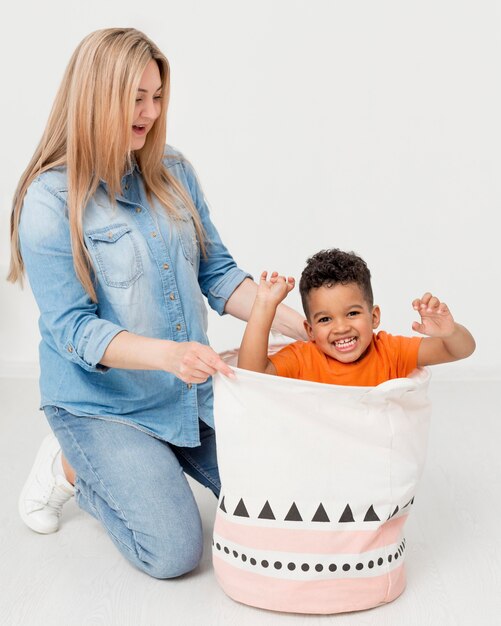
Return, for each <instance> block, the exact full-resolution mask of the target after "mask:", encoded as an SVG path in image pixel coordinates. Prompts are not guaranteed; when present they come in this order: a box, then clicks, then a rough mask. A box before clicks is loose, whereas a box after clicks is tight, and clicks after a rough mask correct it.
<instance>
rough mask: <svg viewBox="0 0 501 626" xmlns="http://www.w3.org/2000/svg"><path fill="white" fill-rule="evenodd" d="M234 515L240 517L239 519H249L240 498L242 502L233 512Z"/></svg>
mask: <svg viewBox="0 0 501 626" xmlns="http://www.w3.org/2000/svg"><path fill="white" fill-rule="evenodd" d="M233 515H238V517H249V514H248V513H247V509H246V508H245V504H244V501H243V500H242V498H240V502H239V503H238V504H237V508H236V509H235V510H234V511H233Z"/></svg>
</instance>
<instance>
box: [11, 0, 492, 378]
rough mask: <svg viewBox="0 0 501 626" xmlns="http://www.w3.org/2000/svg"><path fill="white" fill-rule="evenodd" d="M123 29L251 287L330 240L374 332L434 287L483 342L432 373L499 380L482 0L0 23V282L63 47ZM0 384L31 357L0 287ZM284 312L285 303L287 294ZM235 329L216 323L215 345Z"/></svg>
mask: <svg viewBox="0 0 501 626" xmlns="http://www.w3.org/2000/svg"><path fill="white" fill-rule="evenodd" d="M122 25H127V26H135V27H137V28H140V29H142V30H144V31H145V32H146V33H147V34H148V35H149V36H150V37H151V38H152V39H153V40H154V41H156V43H158V44H159V46H160V47H161V48H162V49H163V50H164V51H165V53H166V54H167V56H168V57H169V59H170V62H171V68H172V99H171V109H170V116H169V141H170V143H172V144H173V145H174V146H176V147H177V148H179V149H181V150H182V151H183V152H184V153H185V154H186V155H187V156H188V157H189V158H190V159H191V160H192V162H193V163H194V165H195V167H196V169H197V171H198V173H199V176H200V179H201V181H202V183H203V186H204V189H205V192H206V195H207V197H208V199H209V201H210V204H211V208H212V212H213V217H214V220H215V222H216V223H217V224H218V226H219V229H220V231H221V233H222V235H223V238H224V240H225V242H226V243H227V245H228V247H229V248H230V249H231V251H232V252H233V254H234V256H235V257H236V259H237V261H238V262H239V263H240V265H241V266H242V267H245V268H247V269H248V270H249V271H251V272H253V273H254V274H255V275H258V273H259V272H260V271H261V270H262V269H265V268H267V269H278V270H280V271H282V272H284V273H289V274H294V275H296V276H298V275H299V273H300V271H301V269H302V266H303V264H304V261H305V259H306V257H307V256H309V255H310V254H312V253H314V252H315V251H317V250H319V249H321V248H324V247H332V246H338V247H341V248H345V249H353V250H355V251H357V252H358V253H360V254H361V255H362V256H363V257H364V258H365V259H366V260H367V262H368V263H369V265H370V267H371V268H372V272H373V277H374V291H375V296H376V300H377V302H378V303H379V304H380V305H381V306H382V309H383V325H382V327H384V328H386V329H387V330H391V331H392V332H395V333H409V332H410V324H411V321H412V319H413V317H414V316H413V311H412V309H411V306H410V303H411V300H412V299H413V298H414V297H416V296H419V295H421V294H422V293H423V292H424V291H426V290H431V291H433V292H436V293H437V294H438V295H439V296H440V297H441V298H443V299H444V300H445V301H446V302H447V303H448V304H449V305H450V307H451V309H452V311H453V313H454V314H455V317H456V319H457V320H458V321H460V322H462V323H464V324H465V325H467V326H468V327H469V328H470V329H471V330H472V332H473V334H474V335H475V337H476V339H477V343H478V348H477V352H476V353H475V355H474V356H473V357H471V358H470V359H468V360H467V361H464V362H462V363H457V364H452V365H447V366H440V367H439V368H435V372H437V375H438V376H441V377H445V378H447V377H449V378H455V377H456V378H457V377H463V376H465V377H472V378H485V377H489V378H501V358H500V347H501V345H500V344H501V342H500V339H499V329H498V327H497V326H496V323H497V320H498V317H499V313H500V310H501V298H500V290H499V280H498V274H499V269H500V264H499V261H498V248H499V246H498V245H497V242H498V237H499V236H498V232H499V231H498V229H496V228H495V227H494V218H495V213H496V212H497V211H498V209H499V206H500V199H501V189H500V182H499V181H500V180H501V179H500V177H499V171H500V165H501V151H500V145H501V141H500V139H501V123H500V115H501V88H500V69H501V68H500V63H499V59H501V37H500V30H501V9H500V5H499V3H497V2H496V1H495V0H491V1H482V0H464V1H461V0H450V1H446V0H432V1H431V0H424V1H420V2H401V1H400V0H395V1H389V0H382V1H381V0H378V1H377V2H375V1H374V0H358V1H356V2H349V1H348V0H344V1H342V2H337V1H335V0H295V1H293V0H254V1H253V2H241V1H231V0H213V1H210V2H204V1H202V0H200V1H196V0H188V1H187V0H183V1H182V2H181V1H179V0H176V1H175V2H173V1H171V0H143V1H142V2H141V3H139V2H137V1H136V2H129V1H127V0H120V1H118V0H108V2H102V1H99V2H98V1H97V0H86V2H78V3H77V2H67V0H53V1H50V0H49V1H48V2H44V3H39V2H34V1H32V2H24V3H17V4H16V3H15V4H12V3H11V4H10V5H9V19H3V20H2V26H1V29H2V31H3V32H2V33H1V34H2V36H1V37H0V59H2V61H1V63H2V76H3V89H2V91H3V96H2V98H1V99H0V113H1V114H0V120H1V122H2V133H1V136H2V141H1V145H2V151H1V155H0V159H1V163H0V166H1V169H0V171H1V179H0V200H1V202H0V272H1V274H2V276H4V275H5V273H6V270H7V264H8V222H9V213H10V201H11V197H12V193H13V191H14V188H15V185H16V182H17V179H18V177H19V176H20V174H21V172H22V170H23V168H24V167H25V165H26V163H27V161H28V159H29V157H30V156H31V153H32V151H33V149H34V147H35V145H36V143H37V142H38V139H39V137H40V135H41V132H42V129H43V127H44V124H45V121H46V119H47V115H48V112H49V109H50V106H51V103H52V100H53V97H54V94H55V91H56V88H57V86H58V84H59V81H60V79H61V76H62V73H63V70H64V67H65V65H66V63H67V61H68V59H69V56H70V54H71V52H72V51H73V49H74V48H75V46H76V44H77V43H78V42H79V41H80V40H81V39H82V37H84V36H85V35H86V34H87V33H88V32H90V31H92V30H94V29H97V28H102V27H106V26H122ZM0 303H1V306H0V373H4V374H5V373H6V372H9V371H11V372H14V373H19V372H30V371H33V369H34V368H35V366H34V364H35V362H36V359H37V343H38V331H37V328H36V319H37V313H36V307H35V305H34V302H33V299H32V297H31V294H30V293H29V291H28V292H26V291H25V292H24V293H23V292H20V291H19V290H18V288H17V287H13V286H12V285H10V284H8V283H5V282H4V281H3V280H2V281H1V282H0ZM290 303H291V304H292V305H293V306H297V307H299V298H298V296H297V294H296V293H294V294H291V296H290ZM241 332H242V324H241V323H240V322H237V321H234V320H230V319H228V318H224V319H222V320H221V319H219V318H217V316H215V315H214V316H211V330H210V336H211V339H212V341H213V345H214V346H215V347H216V348H217V349H224V348H228V347H233V346H234V345H237V344H238V343H239V340H240V336H241Z"/></svg>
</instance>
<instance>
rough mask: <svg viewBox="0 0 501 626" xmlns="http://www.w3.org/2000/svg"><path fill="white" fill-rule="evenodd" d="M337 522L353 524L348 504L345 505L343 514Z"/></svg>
mask: <svg viewBox="0 0 501 626" xmlns="http://www.w3.org/2000/svg"><path fill="white" fill-rule="evenodd" d="M339 521H340V522H354V521H355V519H354V517H353V513H352V511H351V509H350V505H349V504H347V505H346V508H345V509H344V511H343V514H342V515H341V517H340V518H339Z"/></svg>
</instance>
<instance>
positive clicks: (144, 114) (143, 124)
mask: <svg viewBox="0 0 501 626" xmlns="http://www.w3.org/2000/svg"><path fill="white" fill-rule="evenodd" d="M161 110H162V80H161V78H160V72H159V70H158V65H157V63H156V61H155V60H154V59H151V61H150V62H149V63H148V65H147V66H146V69H145V70H144V72H143V75H142V77H141V82H140V83H139V87H138V90H137V97H136V105H135V107H134V121H133V123H132V131H131V135H132V137H131V150H140V149H141V148H142V147H143V146H144V142H145V141H146V135H147V134H148V133H149V132H150V130H151V129H152V127H153V124H154V123H155V120H156V119H157V117H158V116H159V115H160V112H161Z"/></svg>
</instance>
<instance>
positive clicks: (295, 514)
mask: <svg viewBox="0 0 501 626" xmlns="http://www.w3.org/2000/svg"><path fill="white" fill-rule="evenodd" d="M285 521H286V522H302V521H303V518H302V517H301V515H300V513H299V510H298V508H297V506H296V503H295V502H293V503H292V506H291V508H290V509H289V512H288V513H287V515H286V516H285Z"/></svg>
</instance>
